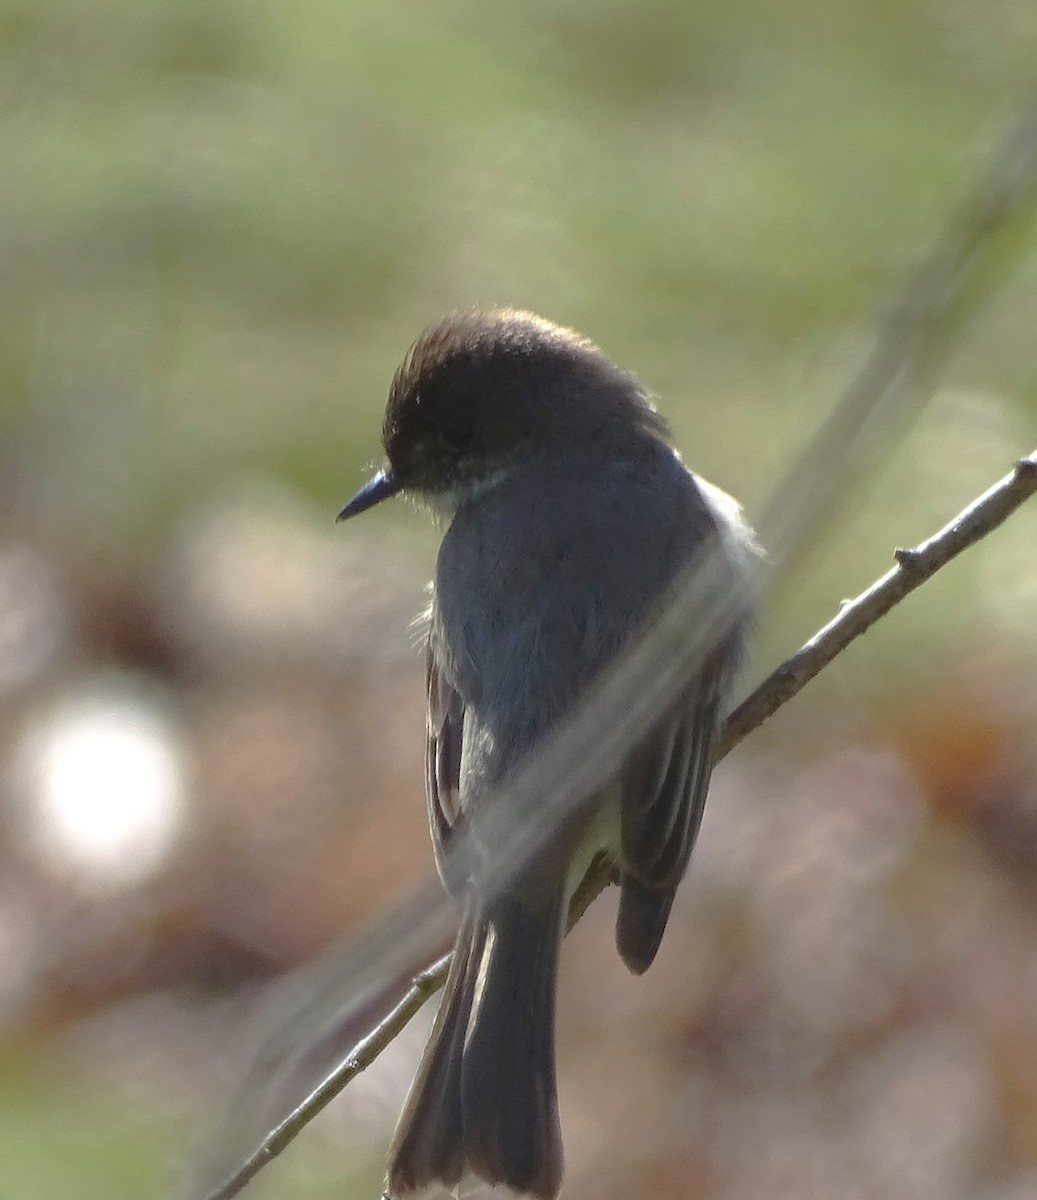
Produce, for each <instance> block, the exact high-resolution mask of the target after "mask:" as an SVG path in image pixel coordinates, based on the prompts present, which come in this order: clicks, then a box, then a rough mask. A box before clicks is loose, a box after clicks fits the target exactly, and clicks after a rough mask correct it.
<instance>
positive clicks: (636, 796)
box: [616, 647, 728, 972]
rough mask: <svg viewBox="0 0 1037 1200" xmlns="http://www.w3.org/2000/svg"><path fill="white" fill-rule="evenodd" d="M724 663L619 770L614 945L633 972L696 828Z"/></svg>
mask: <svg viewBox="0 0 1037 1200" xmlns="http://www.w3.org/2000/svg"><path fill="white" fill-rule="evenodd" d="M727 660H728V653H727V648H726V647H724V648H723V650H722V652H720V653H717V652H715V653H714V654H713V655H711V656H710V658H709V659H708V660H707V662H706V663H705V665H704V667H703V669H702V671H701V672H700V673H699V675H698V676H697V677H696V679H695V681H694V683H693V684H692V685H691V686H690V687H688V688H686V689H685V690H684V692H683V693H682V694H681V695H680V696H679V697H678V699H677V700H676V701H675V702H674V704H673V705H672V707H671V708H670V709H669V710H668V712H667V713H666V714H665V715H664V716H663V717H662V718H661V719H660V720H659V721H658V722H657V723H656V725H655V726H654V728H653V729H652V730H650V732H649V733H648V734H647V736H646V737H645V738H644V739H643V740H642V741H641V743H640V744H639V745H638V746H637V747H635V749H634V750H633V751H632V752H631V754H630V755H629V757H628V759H627V762H626V764H625V765H624V767H623V773H622V825H621V828H622V834H621V839H622V840H621V852H620V883H621V886H622V889H623V893H622V897H621V900H620V912H619V917H618V919H617V927H616V939H617V943H618V946H619V952H620V954H621V955H622V957H623V959H624V961H626V963H627V965H628V966H630V968H631V969H632V970H635V971H638V972H640V971H643V970H644V969H645V968H646V967H647V966H648V965H649V963H650V962H651V961H652V959H653V958H654V957H655V952H656V950H657V949H658V947H659V942H660V940H661V939H662V935H663V930H664V929H665V927H666V919H667V917H668V916H669V912H670V906H671V904H672V903H673V896H674V893H675V892H676V890H677V885H678V884H679V883H680V881H681V878H682V877H683V875H684V872H685V869H686V868H687V865H688V858H689V857H690V855H691V849H692V846H693V845H694V843H695V836H696V834H697V833H698V829H699V825H700V823H701V821H702V810H703V807H704V806H705V802H706V791H707V789H708V787H709V776H710V772H711V771H712V769H713V756H714V752H715V748H716V738H717V731H718V729H719V725H720V719H721V716H722V713H721V710H720V706H721V703H722V696H723V691H724V683H725V672H726V670H727Z"/></svg>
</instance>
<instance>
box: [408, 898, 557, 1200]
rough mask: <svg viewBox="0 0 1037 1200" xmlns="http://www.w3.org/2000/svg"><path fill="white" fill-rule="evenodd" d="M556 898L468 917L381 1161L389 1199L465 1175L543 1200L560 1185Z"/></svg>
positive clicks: (501, 905)
mask: <svg viewBox="0 0 1037 1200" xmlns="http://www.w3.org/2000/svg"><path fill="white" fill-rule="evenodd" d="M561 909H562V898H561V896H560V895H559V896H558V897H557V898H555V899H554V900H553V901H552V902H551V903H550V904H549V905H547V906H546V907H545V908H543V909H542V910H538V911H532V910H531V909H530V908H529V907H527V905H525V904H524V903H522V902H521V901H519V900H517V899H515V898H514V897H501V898H499V899H497V900H495V901H493V903H492V905H491V906H490V907H489V909H488V910H487V912H486V914H485V915H483V914H472V915H471V916H466V918H465V920H464V922H463V923H462V926H461V931H460V933H459V934H458V937H457V943H456V944H455V946H454V960H453V963H452V965H451V968H450V974H449V976H448V978H447V982H446V986H445V988H444V991H443V998H442V1000H441V1002H440V1006H439V1012H438V1014H437V1015H436V1020H435V1024H434V1025H433V1027H432V1034H431V1036H430V1038H429V1042H428V1045H427V1046H426V1047H425V1053H424V1055H423V1056H422V1060H421V1065H420V1067H419V1068H418V1074H417V1077H416V1078H415V1080H414V1084H413V1085H412V1087H411V1091H410V1095H409V1096H408V1098H407V1103H406V1105H405V1107H404V1110H403V1115H402V1116H401V1117H400V1122H399V1125H398V1126H397V1128H396V1134H395V1136H394V1138H393V1143H392V1147H391V1149H390V1152H389V1171H388V1190H389V1192H390V1194H391V1195H393V1196H404V1195H406V1194H408V1193H411V1192H417V1191H421V1190H423V1189H424V1188H426V1187H428V1186H430V1185H432V1184H440V1185H442V1186H443V1187H444V1188H446V1189H447V1190H450V1189H452V1188H454V1187H455V1186H456V1185H457V1184H458V1183H459V1182H460V1180H461V1176H462V1175H463V1173H464V1171H465V1170H466V1169H468V1170H471V1171H473V1172H474V1173H475V1174H476V1175H478V1176H479V1177H480V1178H482V1179H483V1180H485V1181H486V1182H487V1183H491V1184H503V1185H504V1186H506V1187H508V1188H511V1189H512V1190H513V1191H516V1192H521V1193H524V1194H526V1195H531V1196H538V1197H541V1198H543V1200H552V1198H553V1197H554V1196H556V1195H557V1194H558V1189H559V1187H560V1185H561V1180H562V1138H561V1130H560V1128H559V1123H558V1100H557V1093H556V1087H555V1061H554V1025H555V977H556V975H557V970H558V949H559V945H560V942H561V937H562V912H561Z"/></svg>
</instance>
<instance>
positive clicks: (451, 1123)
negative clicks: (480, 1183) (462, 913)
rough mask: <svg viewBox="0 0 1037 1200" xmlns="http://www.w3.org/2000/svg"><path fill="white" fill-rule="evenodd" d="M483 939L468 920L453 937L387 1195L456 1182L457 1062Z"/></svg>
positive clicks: (460, 1147)
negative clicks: (443, 980)
mask: <svg viewBox="0 0 1037 1200" xmlns="http://www.w3.org/2000/svg"><path fill="white" fill-rule="evenodd" d="M485 936H486V935H485V930H484V929H481V928H480V927H479V926H478V925H477V924H476V923H475V922H474V921H470V920H466V921H465V922H464V923H463V924H462V926H461V930H460V932H459V933H458V935H457V941H456V943H455V945H454V956H453V960H452V961H451V964H450V971H449V974H448V975H447V980H446V983H445V984H444V985H443V995H442V998H441V1000H440V1004H439V1010H438V1012H437V1013H436V1019H435V1021H434V1022H433V1025H432V1032H431V1033H430V1034H429V1040H428V1044H427V1046H426V1047H425V1052H424V1054H423V1055H422V1058H421V1063H420V1065H419V1066H418V1073H417V1075H416V1076H415V1079H414V1082H413V1083H412V1084H411V1089H410V1092H409V1093H408V1096H407V1102H406V1104H405V1105H404V1109H403V1112H402V1114H401V1115H400V1119H399V1122H398V1123H397V1126H396V1132H395V1134H394V1136H393V1141H392V1146H391V1147H390V1150H389V1163H390V1166H389V1171H388V1176H387V1182H388V1190H389V1192H390V1193H391V1194H392V1195H393V1196H397V1195H399V1196H402V1195H407V1194H408V1193H411V1192H420V1191H423V1190H424V1189H425V1188H428V1187H430V1186H431V1185H432V1184H434V1183H441V1184H442V1185H443V1186H444V1187H446V1188H453V1187H454V1186H455V1185H456V1184H457V1183H458V1182H459V1181H460V1179H461V1175H462V1173H463V1170H464V1141H463V1130H464V1122H463V1117H462V1112H461V1064H462V1058H463V1054H464V1038H465V1030H466V1029H467V1027H468V1019H469V1014H470V1012H471V1007H472V988H471V986H470V984H469V980H470V979H471V977H472V972H473V967H477V966H478V960H479V957H480V955H481V951H482V947H483V943H484V941H485Z"/></svg>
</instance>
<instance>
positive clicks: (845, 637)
mask: <svg viewBox="0 0 1037 1200" xmlns="http://www.w3.org/2000/svg"><path fill="white" fill-rule="evenodd" d="M1035 491H1037V451H1035V452H1034V453H1033V454H1031V455H1030V456H1029V457H1028V458H1023V459H1020V460H1019V462H1018V463H1016V467H1015V470H1014V471H1013V472H1012V473H1011V474H1010V475H1006V476H1005V477H1004V479H1001V480H999V481H998V482H997V483H995V484H994V486H993V487H992V488H990V489H989V490H988V491H986V492H984V493H983V495H982V496H980V497H979V498H978V499H977V500H974V501H973V502H972V503H971V504H970V505H969V506H968V507H967V508H965V509H963V510H962V511H961V512H960V513H958V515H957V516H956V517H955V518H954V520H953V521H951V522H950V523H949V524H947V525H945V526H944V527H943V529H941V530H940V532H939V533H934V534H933V536H932V537H931V538H928V539H927V540H926V541H924V542H922V543H921V545H919V546H916V547H915V548H914V549H913V550H897V551H896V553H895V557H896V560H897V564H896V566H895V567H892V568H890V570H889V571H887V572H886V574H885V575H883V576H882V578H881V579H879V580H877V581H876V582H875V583H873V584H872V585H871V587H870V588H868V590H867V591H866V592H862V593H861V594H860V595H859V596H858V597H857V598H856V599H855V600H851V601H849V602H848V603H847V604H844V605H843V607H842V608H841V609H840V611H839V615H838V616H836V617H833V619H832V620H831V621H829V623H828V624H827V625H826V626H825V627H824V628H823V629H821V630H819V631H818V632H817V633H816V634H814V636H813V637H812V638H811V639H810V641H809V642H807V643H806V644H805V645H804V646H803V647H801V649H799V650H797V651H796V653H795V654H793V655H792V657H791V658H789V659H787V660H786V661H785V662H783V663H782V665H781V666H780V667H778V669H777V670H776V671H774V672H773V673H772V674H771V675H769V676H768V677H767V678H766V679H765V680H764V681H763V683H762V684H760V686H759V687H758V688H757V689H756V690H755V691H754V692H753V694H752V695H751V696H749V697H747V699H745V700H744V701H743V702H742V703H741V704H740V705H739V706H738V708H736V709H735V711H734V712H733V713H732V714H731V716H730V718H729V719H728V722H727V725H726V727H725V729H724V734H723V737H722V738H721V741H720V755H721V757H722V756H723V755H725V754H727V752H728V751H729V750H730V749H731V748H732V747H733V746H736V745H737V744H738V743H739V742H740V741H741V740H742V738H744V737H745V736H746V734H748V733H751V732H752V730H754V729H755V728H756V727H757V726H758V725H760V724H762V722H764V721H765V720H766V719H767V718H768V717H769V716H770V715H771V714H772V713H774V712H775V711H776V710H777V709H779V708H780V707H781V706H782V705H783V704H786V703H787V702H788V701H789V700H791V699H792V697H793V696H795V695H796V694H797V693H798V692H799V691H800V690H801V689H802V688H803V686H804V685H805V684H806V683H808V682H809V681H810V680H811V679H813V678H814V676H815V675H817V674H818V672H819V671H821V670H822V669H823V668H824V667H826V666H827V665H828V664H829V663H830V662H831V661H832V659H833V658H835V656H836V655H837V654H839V653H841V652H842V651H843V650H845V649H846V647H847V646H848V645H849V644H850V642H852V641H854V640H855V639H856V638H859V637H860V635H861V634H862V633H864V632H865V631H866V630H868V629H870V628H871V627H872V625H874V624H875V622H876V621H877V620H878V619H879V618H880V617H884V616H885V615H886V613H888V612H889V610H890V609H891V608H893V606H894V605H896V604H898V603H899V602H900V601H901V600H903V598H904V597H905V596H907V595H909V594H910V593H911V592H913V591H914V590H915V588H917V587H920V586H921V585H922V584H923V583H924V582H925V581H926V580H927V579H929V578H930V577H931V576H933V575H935V574H936V572H937V571H938V570H939V569H940V568H941V567H942V566H945V565H946V564H947V563H949V562H950V561H951V559H952V558H956V557H957V556H958V555H959V554H960V553H961V552H962V551H963V550H965V549H966V548H967V547H969V546H971V545H973V543H975V542H978V541H979V540H980V539H981V538H983V537H985V536H986V535H987V534H988V533H990V532H991V530H993V529H996V528H997V527H998V525H1000V524H1001V523H1002V521H1004V520H1005V519H1006V518H1007V517H1009V516H1011V515H1012V513H1014V512H1015V510H1016V509H1017V508H1018V507H1019V506H1020V505H1021V504H1022V503H1023V502H1024V501H1025V500H1027V499H1028V498H1029V497H1030V496H1032V495H1033V493H1034V492H1035Z"/></svg>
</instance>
